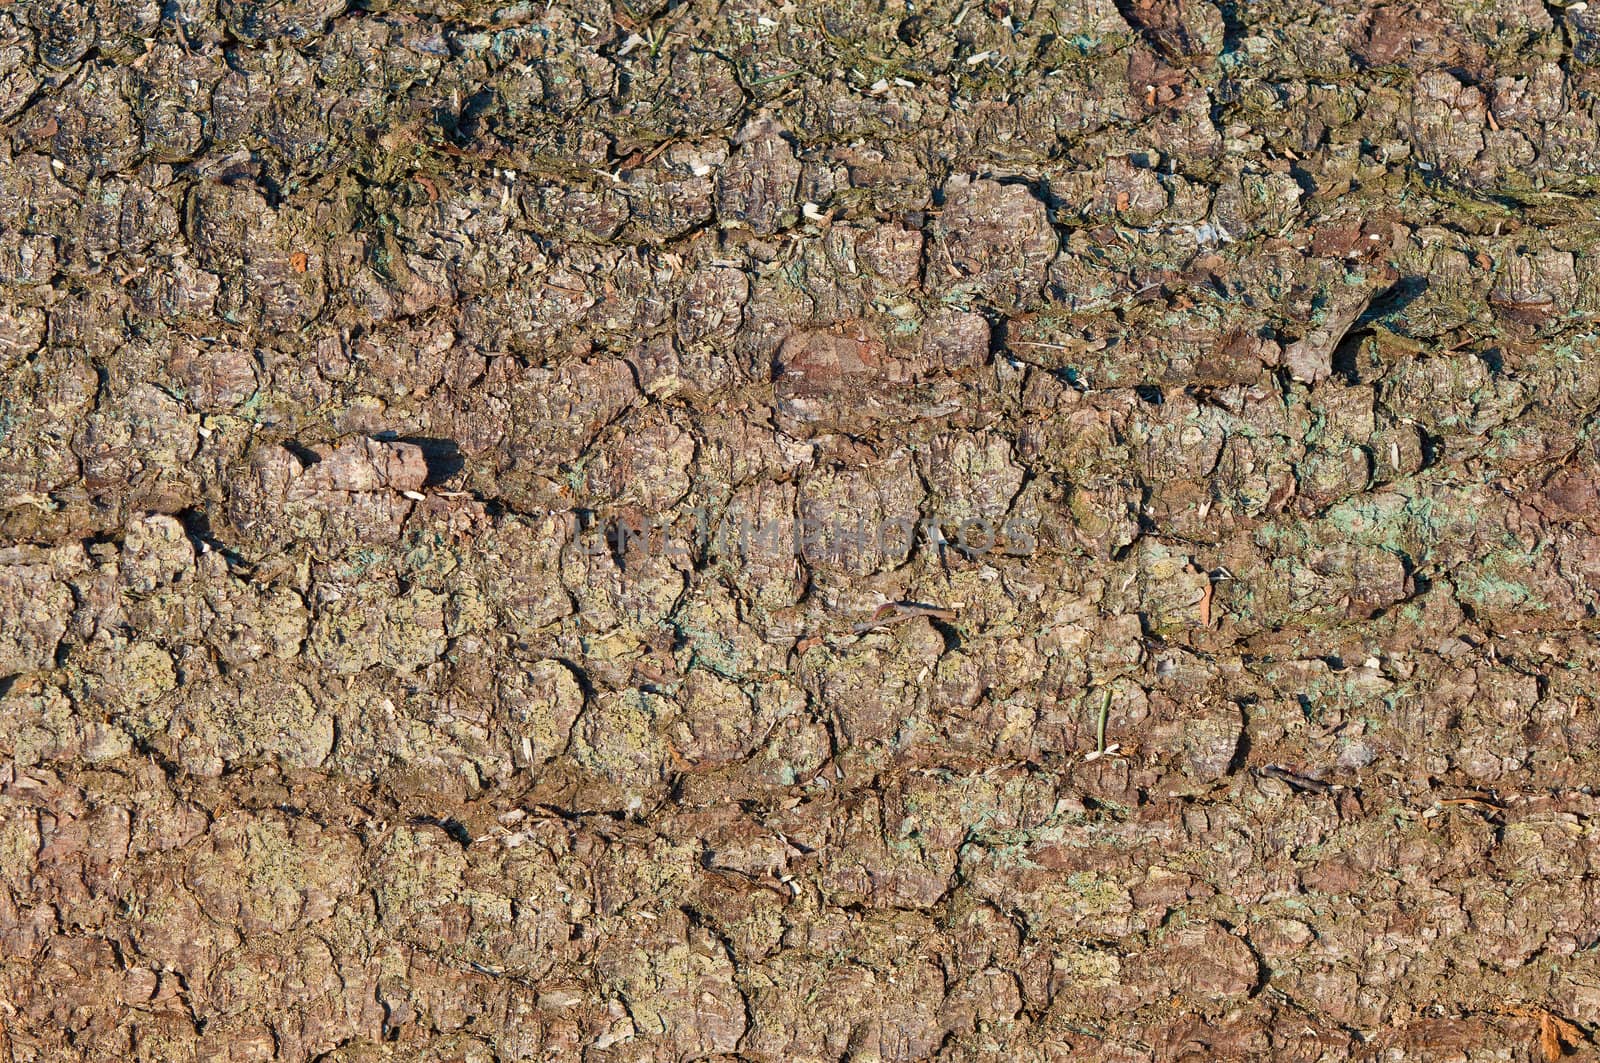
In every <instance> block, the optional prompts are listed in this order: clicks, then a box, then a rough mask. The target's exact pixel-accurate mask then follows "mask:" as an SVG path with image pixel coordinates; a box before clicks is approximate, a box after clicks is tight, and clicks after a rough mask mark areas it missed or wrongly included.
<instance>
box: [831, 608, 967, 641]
mask: <svg viewBox="0 0 1600 1063" xmlns="http://www.w3.org/2000/svg"><path fill="white" fill-rule="evenodd" d="M919 616H926V617H930V618H932V619H934V620H954V619H955V618H956V611H955V610H954V609H941V608H939V607H938V606H936V605H921V604H919V603H917V602H885V603H884V604H882V605H880V606H878V608H877V609H876V610H875V611H874V612H873V614H872V619H871V620H868V621H866V622H865V623H861V624H857V625H856V626H855V627H853V628H851V629H850V631H851V633H852V634H855V635H860V634H862V633H863V632H867V631H871V630H872V629H873V628H879V627H888V626H889V625H890V624H898V623H900V622H901V621H902V620H911V619H914V618H916V617H919Z"/></svg>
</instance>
